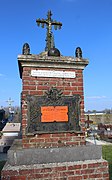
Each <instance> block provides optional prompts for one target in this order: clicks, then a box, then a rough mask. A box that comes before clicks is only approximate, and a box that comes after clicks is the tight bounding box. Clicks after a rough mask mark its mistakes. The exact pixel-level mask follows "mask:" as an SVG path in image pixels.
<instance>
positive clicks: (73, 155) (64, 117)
mask: <svg viewBox="0 0 112 180" xmlns="http://www.w3.org/2000/svg"><path fill="white" fill-rule="evenodd" d="M51 16H52V13H51V11H48V14H47V19H42V20H41V19H37V20H36V22H37V24H38V25H40V24H41V25H42V27H44V26H46V28H47V36H46V47H45V51H44V52H42V53H40V54H38V55H34V54H30V46H29V44H28V43H25V44H24V46H23V51H22V52H23V54H21V55H18V65H19V72H20V78H21V79H22V93H21V108H22V140H16V141H15V142H14V144H13V146H12V147H11V148H10V150H9V151H8V162H7V164H6V165H5V166H4V169H3V171H2V177H5V178H7V177H10V178H18V179H43V180H44V179H48V180H50V179H68V180H70V179H78V180H80V179H91V178H94V179H95V178H99V177H100V178H101V179H106V178H107V179H108V163H107V162H106V161H105V160H103V159H101V151H102V149H101V146H86V143H85V119H84V92H83V70H84V68H85V67H86V66H87V65H88V63H89V62H88V60H87V59H84V58H83V56H82V50H81V48H79V47H77V48H76V57H75V58H74V57H70V56H62V55H61V53H60V51H59V50H58V49H57V48H55V45H54V36H53V33H52V26H54V27H55V29H57V28H58V27H59V28H60V27H61V26H62V23H60V22H57V21H54V20H52V18H51ZM6 172H7V173H6ZM12 172H13V173H12Z"/></svg>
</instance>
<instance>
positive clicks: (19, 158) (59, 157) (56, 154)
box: [8, 141, 102, 166]
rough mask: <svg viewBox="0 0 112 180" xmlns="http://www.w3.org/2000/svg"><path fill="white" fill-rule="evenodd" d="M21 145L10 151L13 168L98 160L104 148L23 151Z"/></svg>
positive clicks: (14, 146)
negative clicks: (16, 166)
mask: <svg viewBox="0 0 112 180" xmlns="http://www.w3.org/2000/svg"><path fill="white" fill-rule="evenodd" d="M19 143H20V142H19ZM19 143H18V146H16V145H13V146H12V147H11V148H10V150H9V151H8V163H9V164H10V165H12V166H15V165H30V164H43V163H44V164H47V163H62V162H74V161H85V160H98V159H101V156H102V147H101V146H95V145H91V146H90V145H88V146H76V147H60V148H29V149H23V148H22V146H21V145H20V144H19ZM16 144H17V141H16Z"/></svg>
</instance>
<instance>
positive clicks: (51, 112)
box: [41, 106, 68, 122]
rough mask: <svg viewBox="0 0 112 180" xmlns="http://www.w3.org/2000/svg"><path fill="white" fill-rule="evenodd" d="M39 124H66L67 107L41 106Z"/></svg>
mask: <svg viewBox="0 0 112 180" xmlns="http://www.w3.org/2000/svg"><path fill="white" fill-rule="evenodd" d="M41 114H42V116H41V122H68V106H42V107H41Z"/></svg>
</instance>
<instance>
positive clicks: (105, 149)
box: [102, 145, 112, 180]
mask: <svg viewBox="0 0 112 180" xmlns="http://www.w3.org/2000/svg"><path fill="white" fill-rule="evenodd" d="M102 156H103V159H106V160H107V161H108V162H109V175H110V180H112V145H103V146H102Z"/></svg>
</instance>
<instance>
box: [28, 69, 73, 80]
mask: <svg viewBox="0 0 112 180" xmlns="http://www.w3.org/2000/svg"><path fill="white" fill-rule="evenodd" d="M31 76H37V77H57V78H75V77H76V74H75V72H71V71H50V70H31Z"/></svg>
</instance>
